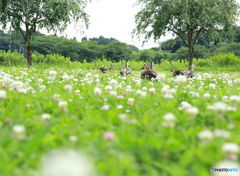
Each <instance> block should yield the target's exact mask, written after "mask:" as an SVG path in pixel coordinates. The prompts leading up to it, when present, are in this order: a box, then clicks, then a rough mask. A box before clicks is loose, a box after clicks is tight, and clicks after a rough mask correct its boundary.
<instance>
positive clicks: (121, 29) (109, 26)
mask: <svg viewBox="0 0 240 176" xmlns="http://www.w3.org/2000/svg"><path fill="white" fill-rule="evenodd" d="M135 4H136V0H93V1H92V2H91V3H90V4H89V5H88V7H87V9H86V11H87V13H88V14H89V18H90V26H89V28H88V29H87V30H84V33H83V34H82V33H81V32H80V31H79V29H78V28H77V27H76V26H74V25H71V26H70V27H69V28H68V29H67V30H66V32H65V34H64V36H65V37H68V38H73V37H76V38H77V40H79V41H80V40H81V38H82V37H84V36H87V37H88V38H92V37H99V36H100V35H102V36H104V37H108V38H110V37H113V38H116V39H118V40H119V41H121V42H125V43H128V44H132V45H135V46H137V47H139V48H150V47H154V46H158V45H159V44H158V42H157V43H154V41H153V40H152V41H149V42H148V43H146V44H144V46H143V47H142V41H139V39H138V38H137V37H134V38H133V37H132V31H133V29H134V28H135V15H136V13H137V12H138V10H137V7H136V6H135ZM45 33H46V32H45ZM168 38H170V37H168ZM164 39H165V38H164V37H163V38H162V39H161V40H164ZM165 40H166V39H165Z"/></svg>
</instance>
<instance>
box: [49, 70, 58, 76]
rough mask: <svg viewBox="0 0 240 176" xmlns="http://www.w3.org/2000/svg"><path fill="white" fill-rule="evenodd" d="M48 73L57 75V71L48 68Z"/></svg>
mask: <svg viewBox="0 0 240 176" xmlns="http://www.w3.org/2000/svg"><path fill="white" fill-rule="evenodd" d="M48 73H49V75H51V76H56V75H57V72H56V71H54V70H50V71H49V72H48Z"/></svg>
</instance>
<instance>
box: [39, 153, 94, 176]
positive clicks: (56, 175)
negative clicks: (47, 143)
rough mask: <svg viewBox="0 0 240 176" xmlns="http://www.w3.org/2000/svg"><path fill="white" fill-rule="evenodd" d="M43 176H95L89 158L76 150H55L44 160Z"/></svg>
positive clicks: (41, 173)
mask: <svg viewBox="0 0 240 176" xmlns="http://www.w3.org/2000/svg"><path fill="white" fill-rule="evenodd" d="M39 175H41V176H93V167H92V165H91V163H90V161H89V160H88V158H87V157H86V156H85V155H83V154H82V153H80V152H78V151H75V150H65V151H64V150H55V151H52V152H50V153H48V154H47V155H45V156H44V157H43V159H42V166H41V170H40V174H39Z"/></svg>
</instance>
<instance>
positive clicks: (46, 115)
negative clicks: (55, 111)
mask: <svg viewBox="0 0 240 176" xmlns="http://www.w3.org/2000/svg"><path fill="white" fill-rule="evenodd" d="M50 118H51V115H50V114H46V113H45V114H42V119H44V120H48V119H50Z"/></svg>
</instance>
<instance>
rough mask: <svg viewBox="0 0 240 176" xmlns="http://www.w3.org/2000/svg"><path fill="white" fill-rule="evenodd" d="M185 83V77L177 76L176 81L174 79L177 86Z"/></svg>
mask: <svg viewBox="0 0 240 176" xmlns="http://www.w3.org/2000/svg"><path fill="white" fill-rule="evenodd" d="M186 81H187V77H186V76H182V75H180V76H177V77H176V79H175V82H176V83H178V84H183V83H185V82H186Z"/></svg>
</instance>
